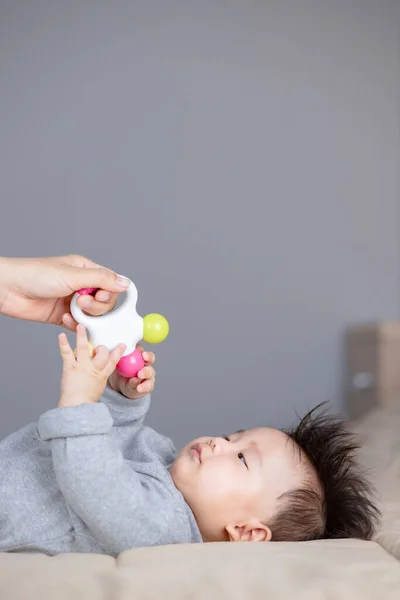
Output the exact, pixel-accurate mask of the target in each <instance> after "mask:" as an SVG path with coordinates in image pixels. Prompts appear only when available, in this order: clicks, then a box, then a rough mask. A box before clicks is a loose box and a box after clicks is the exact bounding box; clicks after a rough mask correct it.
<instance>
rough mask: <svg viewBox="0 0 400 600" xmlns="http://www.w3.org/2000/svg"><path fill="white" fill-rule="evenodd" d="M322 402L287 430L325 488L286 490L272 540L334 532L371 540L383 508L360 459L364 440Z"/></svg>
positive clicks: (317, 536) (318, 536)
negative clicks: (329, 412) (361, 445)
mask: <svg viewBox="0 0 400 600" xmlns="http://www.w3.org/2000/svg"><path fill="white" fill-rule="evenodd" d="M321 406H322V405H318V406H317V407H316V408H314V409H313V410H311V411H310V412H309V413H307V414H306V416H305V417H304V418H303V419H301V421H300V423H299V424H298V425H297V427H296V428H294V429H292V430H286V431H285V433H286V434H287V435H288V436H289V438H290V440H292V442H294V445H295V447H296V448H297V449H299V451H300V454H301V455H303V456H305V457H306V458H307V459H308V460H309V461H310V463H311V465H312V467H313V469H314V471H315V473H316V477H317V479H318V481H319V486H318V487H319V488H320V489H315V485H311V483H310V485H306V486H304V487H303V488H302V489H297V490H293V491H290V492H287V493H286V494H283V496H281V498H280V502H281V504H282V506H281V508H279V509H278V512H277V514H276V515H275V516H274V517H273V519H272V521H270V522H269V523H268V526H269V528H270V529H271V532H272V541H305V540H316V539H333V538H358V539H362V540H369V539H370V538H371V536H372V535H373V532H374V528H375V526H376V524H377V523H378V521H379V517H380V512H379V510H378V508H377V507H376V506H375V504H374V502H373V488H372V486H371V484H370V483H369V481H368V479H367V478H366V476H365V474H364V473H363V472H362V470H361V469H360V466H359V463H358V460H357V450H358V448H359V445H358V444H357V441H356V438H355V436H354V435H352V434H351V433H350V432H349V430H348V429H347V428H346V426H345V423H344V422H343V420H341V419H340V418H339V417H336V416H332V415H329V414H327V413H326V410H323V411H320V409H321Z"/></svg>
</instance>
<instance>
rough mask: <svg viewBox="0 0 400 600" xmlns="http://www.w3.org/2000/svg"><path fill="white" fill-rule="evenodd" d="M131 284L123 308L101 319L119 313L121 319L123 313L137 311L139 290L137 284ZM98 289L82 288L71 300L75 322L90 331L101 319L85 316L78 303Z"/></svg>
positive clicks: (120, 307)
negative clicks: (81, 298)
mask: <svg viewBox="0 0 400 600" xmlns="http://www.w3.org/2000/svg"><path fill="white" fill-rule="evenodd" d="M129 282H130V283H129V287H128V289H127V290H126V299H125V301H124V303H123V304H122V305H121V306H119V307H118V308H117V309H115V310H113V311H111V312H109V313H106V314H105V315H102V316H101V318H102V319H103V320H104V319H108V318H110V317H111V316H114V315H115V314H116V313H118V314H119V317H121V316H122V315H123V313H130V312H131V311H136V303H137V299H138V292H137V288H136V286H135V284H134V283H133V281H131V280H129ZM97 289H98V288H82V289H81V290H79V291H78V292H76V293H75V294H74V295H73V297H72V300H71V313H72V316H73V317H74V319H75V321H77V322H78V323H81V324H82V325H84V326H85V327H87V328H88V329H90V326H91V324H94V323H95V321H96V320H97V319H98V318H99V317H93V316H90V315H85V313H84V312H83V310H82V309H81V308H80V307H79V306H78V304H77V301H78V298H79V297H80V296H82V295H89V294H93V292H94V291H95V290H97Z"/></svg>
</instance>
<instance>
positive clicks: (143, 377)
mask: <svg viewBox="0 0 400 600" xmlns="http://www.w3.org/2000/svg"><path fill="white" fill-rule="evenodd" d="M141 349H142V348H141ZM143 358H144V360H145V366H144V367H143V369H142V370H141V371H139V373H138V376H137V377H134V378H132V379H126V378H125V377H122V376H121V375H119V374H118V373H117V371H114V372H113V373H112V374H111V376H110V377H109V379H108V387H107V388H106V390H105V392H104V394H103V396H102V402H104V404H107V406H108V409H109V411H110V413H111V416H112V418H113V421H114V426H115V427H119V426H121V425H130V426H134V427H136V428H138V427H140V426H141V425H142V424H143V421H144V418H145V416H146V413H147V411H148V410H149V406H150V394H151V392H152V391H153V389H154V382H155V370H154V367H153V365H154V362H155V356H154V354H153V353H152V352H143Z"/></svg>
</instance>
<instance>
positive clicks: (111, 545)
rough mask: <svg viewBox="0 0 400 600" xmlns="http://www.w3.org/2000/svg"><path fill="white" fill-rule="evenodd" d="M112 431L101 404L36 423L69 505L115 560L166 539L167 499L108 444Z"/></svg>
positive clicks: (61, 412)
mask: <svg viewBox="0 0 400 600" xmlns="http://www.w3.org/2000/svg"><path fill="white" fill-rule="evenodd" d="M112 426H113V420H112V417H111V415H110V412H109V410H108V408H107V406H105V405H104V404H102V403H96V404H82V405H80V406H75V407H68V408H56V409H53V410H50V411H48V412H46V413H45V414H44V415H42V416H41V417H40V419H39V423H38V429H39V435H40V437H41V439H43V440H47V441H50V443H51V450H52V457H53V465H54V470H55V474H56V477H57V482H58V486H59V489H60V491H61V492H62V494H63V496H64V498H65V500H66V502H67V504H68V505H69V506H70V508H71V509H72V510H73V511H74V512H75V513H76V514H77V515H78V516H79V517H80V518H81V519H82V521H83V522H84V523H85V524H86V526H87V527H88V528H89V530H90V531H91V532H92V534H93V536H94V537H95V539H96V540H98V541H99V542H100V543H101V545H102V546H103V547H104V548H105V549H106V551H108V552H110V553H112V554H114V555H117V554H119V553H120V552H122V551H123V550H126V549H128V548H132V547H134V546H149V545H153V544H156V543H157V542H158V541H159V540H160V539H163V538H164V536H165V534H167V532H168V529H169V520H170V519H169V517H168V514H165V513H166V512H167V513H168V512H169V511H168V510H167V507H170V506H171V496H170V492H169V491H168V490H167V489H166V488H165V486H164V485H163V484H162V483H161V481H158V480H157V477H155V478H151V480H150V479H149V478H144V477H143V476H142V475H140V474H138V473H136V472H135V471H134V470H133V468H132V466H131V464H130V463H129V462H128V461H126V460H125V459H124V458H123V456H122V454H121V452H120V451H119V449H118V448H117V447H116V446H115V445H114V444H113V443H112V440H111V439H110V436H109V432H110V430H111V428H112ZM165 539H167V538H165Z"/></svg>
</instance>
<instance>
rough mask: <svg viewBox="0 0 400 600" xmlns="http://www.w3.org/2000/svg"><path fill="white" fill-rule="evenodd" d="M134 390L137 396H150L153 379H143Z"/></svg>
mask: <svg viewBox="0 0 400 600" xmlns="http://www.w3.org/2000/svg"><path fill="white" fill-rule="evenodd" d="M136 390H137V391H138V393H139V394H151V392H152V391H153V390H154V377H153V378H152V379H145V380H144V381H142V382H141V383H139V385H138V386H137V388H136Z"/></svg>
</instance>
